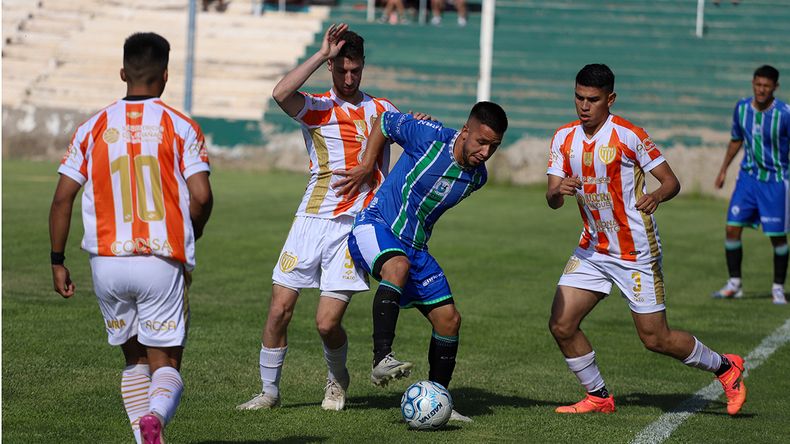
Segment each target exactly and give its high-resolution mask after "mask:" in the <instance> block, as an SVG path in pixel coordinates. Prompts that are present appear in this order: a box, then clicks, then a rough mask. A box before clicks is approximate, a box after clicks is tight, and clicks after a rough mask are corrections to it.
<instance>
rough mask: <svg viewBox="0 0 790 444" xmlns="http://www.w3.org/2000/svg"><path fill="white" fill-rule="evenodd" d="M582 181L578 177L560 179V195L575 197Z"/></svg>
mask: <svg viewBox="0 0 790 444" xmlns="http://www.w3.org/2000/svg"><path fill="white" fill-rule="evenodd" d="M581 187H582V180H581V179H579V176H573V177H566V178H564V179H562V183H561V184H560V194H562V195H564V196H575V195H576V190H578V189H581Z"/></svg>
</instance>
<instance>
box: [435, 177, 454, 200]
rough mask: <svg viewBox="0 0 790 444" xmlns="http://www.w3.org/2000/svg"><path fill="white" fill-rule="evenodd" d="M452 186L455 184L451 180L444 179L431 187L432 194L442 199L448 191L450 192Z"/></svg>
mask: <svg viewBox="0 0 790 444" xmlns="http://www.w3.org/2000/svg"><path fill="white" fill-rule="evenodd" d="M452 187H453V185H452V184H451V183H450V181H449V180H447V179H442V180H440V181H439V182H438V183H437V184H436V185H434V186H433V188H432V189H431V194H433V195H434V197H436V198H437V199H441V198H443V197H444V196H446V195H447V193H449V192H450V188H452Z"/></svg>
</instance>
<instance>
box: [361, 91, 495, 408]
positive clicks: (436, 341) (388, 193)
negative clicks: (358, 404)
mask: <svg viewBox="0 0 790 444" xmlns="http://www.w3.org/2000/svg"><path fill="white" fill-rule="evenodd" d="M506 129H507V116H506V115H505V111H504V110H503V109H502V108H501V107H500V106H499V105H497V104H495V103H491V102H479V103H477V104H476V105H475V106H474V107H473V108H472V111H471V113H470V115H469V119H468V120H467V122H466V124H465V125H464V127H463V129H461V130H460V131H457V130H454V129H451V128H445V127H444V126H443V125H442V124H441V123H439V122H435V121H430V120H416V119H415V118H414V117H413V116H411V115H409V114H399V113H393V112H385V113H383V114H382V115H381V116H380V117H379V118H378V120H377V121H376V123H375V124H374V125H373V130H372V132H371V135H370V137H369V139H368V145H367V152H366V153H365V159H363V163H362V165H361V167H360V168H369V169H370V170H372V166H371V165H370V164H371V162H372V161H374V160H375V159H376V158H377V156H378V151H379V150H380V149H381V147H382V146H383V145H384V142H385V140H386V139H391V140H392V141H395V142H396V143H398V144H399V145H400V146H402V147H403V154H402V155H401V157H400V159H399V160H398V162H397V164H396V165H395V167H394V168H393V169H392V171H391V172H390V175H389V176H388V177H387V179H385V180H384V183H383V184H382V185H381V188H379V190H378V192H377V193H376V196H375V197H374V198H373V201H372V202H371V203H370V206H368V207H367V208H366V209H365V210H363V211H362V212H361V213H359V214H358V215H357V218H356V221H355V223H354V229H353V230H352V231H351V235H350V236H349V239H348V247H349V251H350V252H351V257H352V258H353V259H354V262H355V263H356V264H358V265H361V266H362V267H363V268H364V269H365V270H366V271H367V272H368V273H370V274H371V275H372V276H373V277H374V278H376V279H377V280H379V281H380V285H379V288H378V290H377V291H376V296H375V298H374V300H373V354H374V357H373V371H372V373H371V380H372V381H373V383H374V384H376V385H386V384H387V382H388V381H389V380H390V379H393V378H402V377H404V376H407V375H408V374H409V373H410V371H411V368H412V364H411V363H409V362H401V361H399V360H397V359H395V357H394V356H393V354H392V343H393V340H394V339H395V326H396V324H397V321H398V313H399V311H400V308H401V307H402V308H408V307H416V308H417V309H418V310H420V312H421V313H422V314H423V315H424V316H425V317H426V318H427V319H428V321H429V322H430V323H431V325H432V326H433V332H432V335H431V343H430V348H429V351H428V363H429V365H430V371H429V375H428V376H429V379H430V380H431V381H434V382H437V383H439V384H441V385H443V386H444V387H447V386H448V385H449V384H450V379H451V378H452V375H453V369H454V368H455V356H456V353H457V352H458V332H459V330H460V327H461V315H460V314H459V313H458V310H456V308H455V302H454V301H453V294H452V292H451V291H450V285H449V283H448V281H447V277H446V276H445V275H444V272H443V271H442V268H441V267H440V266H439V264H438V263H437V262H436V259H434V258H433V256H431V254H430V253H429V252H428V239H429V238H430V237H431V231H432V229H433V226H434V224H435V223H436V221H437V220H438V219H439V217H441V215H442V214H444V212H445V211H447V210H449V209H450V208H452V207H454V206H455V205H458V203H459V202H461V200H463V199H464V198H466V197H467V196H469V195H470V194H471V193H472V192H474V191H476V190H478V189H480V188H481V187H482V186H483V185H484V184H485V183H486V179H487V176H488V174H487V172H486V167H485V162H486V160H488V159H489V158H490V157H491V155H493V154H494V151H496V149H497V147H498V146H499V144H500V143H501V142H502V137H503V135H504V133H505V130H506ZM451 419H456V420H469V419H468V418H466V417H464V416H462V415H459V414H458V413H457V412H455V411H453V416H452V417H451Z"/></svg>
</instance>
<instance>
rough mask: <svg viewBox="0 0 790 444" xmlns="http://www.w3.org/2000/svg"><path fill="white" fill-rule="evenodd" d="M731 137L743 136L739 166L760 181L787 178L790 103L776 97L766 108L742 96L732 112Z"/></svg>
mask: <svg viewBox="0 0 790 444" xmlns="http://www.w3.org/2000/svg"><path fill="white" fill-rule="evenodd" d="M732 140H742V141H743V149H744V156H743V161H742V162H741V169H742V170H744V171H745V172H747V173H749V174H750V175H751V176H753V177H755V178H756V179H757V180H760V181H762V182H781V181H783V180H787V179H788V177H789V175H790V173H788V151H789V150H790V107H788V105H786V104H785V103H783V102H781V101H780V100H779V99H774V102H773V104H771V106H770V107H769V108H768V109H766V110H765V111H761V112H758V111H757V110H755V109H754V107H753V106H752V98H751V97H748V98H745V99H742V100H740V101H739V102H738V104H737V105H736V106H735V111H734V112H733V116H732Z"/></svg>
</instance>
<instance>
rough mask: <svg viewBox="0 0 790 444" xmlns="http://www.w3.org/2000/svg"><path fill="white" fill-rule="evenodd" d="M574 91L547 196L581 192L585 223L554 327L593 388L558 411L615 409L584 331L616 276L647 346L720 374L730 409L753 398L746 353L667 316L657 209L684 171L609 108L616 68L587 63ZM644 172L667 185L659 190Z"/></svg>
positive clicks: (555, 144)
mask: <svg viewBox="0 0 790 444" xmlns="http://www.w3.org/2000/svg"><path fill="white" fill-rule="evenodd" d="M575 96H576V114H577V115H578V116H579V120H577V121H575V122H572V123H569V124H567V125H565V126H562V127H560V128H559V129H558V130H557V132H556V133H555V135H554V138H553V140H552V142H551V151H550V153H549V166H548V171H547V175H548V191H547V193H546V200H547V201H548V204H549V206H550V207H551V208H554V209H557V208H560V207H561V206H562V205H563V203H564V201H565V196H573V197H575V198H576V201H577V203H578V205H579V211H580V212H581V216H582V221H583V223H584V228H583V230H582V234H581V240H580V241H579V246H578V247H577V248H576V251H575V252H574V253H573V255H572V256H571V258H570V259H569V260H568V263H567V265H566V266H565V270H564V272H563V274H562V277H561V278H560V281H559V283H558V285H557V291H556V293H555V295H554V303H553V305H552V309H551V320H550V321H549V328H550V330H551V334H552V335H553V336H554V339H555V340H556V341H557V344H558V345H559V347H560V350H561V351H562V353H563V354H564V355H565V361H566V362H567V364H568V367H569V368H570V370H571V371H572V372H573V373H574V374H575V375H576V377H577V378H578V379H579V382H580V383H581V384H582V385H583V386H584V387H585V389H586V391H587V396H586V397H585V398H584V399H582V400H581V401H579V402H578V403H576V404H573V405H568V406H562V407H558V408H557V409H556V411H557V412H558V413H588V412H604V413H611V412H613V411H614V410H615V405H614V397H613V396H611V395H610V394H609V392H608V390H607V388H606V384H605V383H604V380H603V377H602V376H601V373H600V371H599V370H598V365H597V364H596V361H595V352H594V351H593V348H592V345H591V344H590V341H589V340H588V339H587V336H585V334H584V332H582V330H581V329H580V325H581V322H582V321H583V320H584V318H585V317H586V316H587V314H588V313H590V311H592V309H593V308H595V306H596V305H597V304H598V302H600V301H601V300H602V299H604V298H605V297H606V296H607V295H608V294H609V292H610V291H611V289H612V284H613V283H614V284H616V285H617V286H618V287H619V288H620V291H621V292H622V294H623V295H624V297H625V298H626V299H627V300H628V305H629V307H630V309H631V316H632V318H633V320H634V324H635V326H636V330H637V332H638V334H639V338H640V339H641V340H642V343H643V344H644V345H645V347H646V348H647V349H648V350H651V351H654V352H657V353H661V354H665V355H668V356H671V357H673V358H675V359H678V360H680V361H682V362H683V363H684V364H686V365H688V366H691V367H696V368H700V369H703V370H706V371H709V372H712V373H715V374H716V376H717V377H718V378H719V381H720V382H721V383H722V386H723V387H724V391H725V393H726V395H727V412H728V413H729V414H730V415H734V414H736V413H737V412H738V411H739V410H740V408H741V406H742V405H743V403H744V402H745V401H746V386H745V385H744V384H743V381H742V379H743V375H742V372H743V359H742V358H741V357H740V356H737V355H721V354H719V353H716V352H714V351H713V350H711V349H710V348H708V347H707V346H706V345H705V344H703V343H702V342H700V341H699V340H698V339H697V338H696V337H694V336H692V335H691V334H689V333H687V332H685V331H681V330H673V329H671V328H670V327H669V325H668V324H667V318H666V308H665V305H664V277H663V272H662V268H661V244H660V241H659V237H658V229H657V227H656V221H655V219H654V218H653V213H654V212H655V211H656V209H657V208H658V206H659V204H661V203H662V202H666V201H667V200H669V199H671V198H673V197H674V196H675V195H676V194H677V193H678V191H680V184H679V182H678V179H677V177H675V174H674V173H673V172H672V169H671V168H670V167H669V164H668V163H667V162H666V160H665V159H664V157H663V156H662V155H661V152H660V151H659V149H658V147H656V145H655V143H653V141H652V140H650V137H649V136H648V135H647V133H646V132H645V131H644V130H643V129H641V128H639V127H637V126H635V125H633V124H631V123H630V122H629V121H627V120H625V119H623V118H622V117H619V116H615V115H613V114H611V113H610V108H611V107H612V105H614V102H615V98H616V94H615V92H614V73H612V71H611V70H610V69H609V67H607V66H606V65H601V64H594V65H587V66H585V67H584V68H582V70H581V71H579V73H578V74H577V76H576V90H575ZM645 172H650V174H652V175H653V176H654V177H655V178H656V179H658V181H659V183H660V185H659V187H658V188H657V189H656V190H654V191H653V192H651V193H648V192H647V187H646V185H645Z"/></svg>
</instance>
